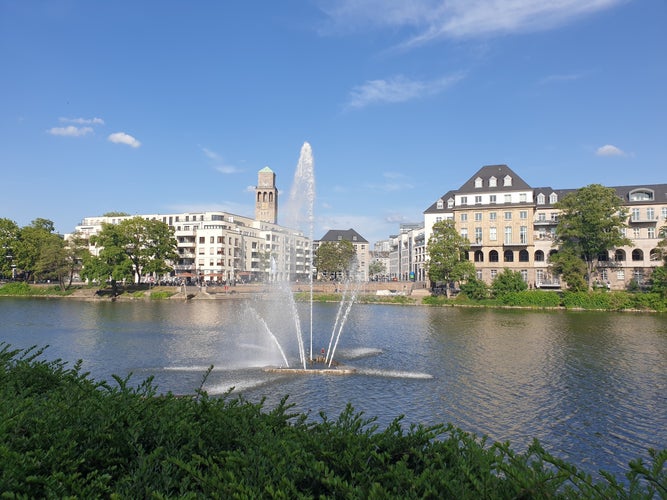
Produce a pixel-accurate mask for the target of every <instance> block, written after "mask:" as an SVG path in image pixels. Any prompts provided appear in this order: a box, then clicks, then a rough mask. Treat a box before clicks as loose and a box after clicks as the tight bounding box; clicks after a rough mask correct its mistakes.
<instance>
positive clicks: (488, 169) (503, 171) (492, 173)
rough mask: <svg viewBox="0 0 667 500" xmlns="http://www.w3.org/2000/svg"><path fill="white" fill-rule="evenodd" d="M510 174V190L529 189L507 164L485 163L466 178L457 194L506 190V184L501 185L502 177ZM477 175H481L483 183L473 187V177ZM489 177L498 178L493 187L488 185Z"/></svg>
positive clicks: (475, 177)
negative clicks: (478, 186) (479, 186)
mask: <svg viewBox="0 0 667 500" xmlns="http://www.w3.org/2000/svg"><path fill="white" fill-rule="evenodd" d="M508 175H509V176H510V177H511V178H512V186H511V187H510V188H511V189H512V190H519V189H530V186H529V185H528V184H527V183H526V181H524V180H523V179H522V178H521V177H519V176H518V175H517V174H516V172H514V170H512V169H511V168H509V167H508V166H507V165H486V166H484V167H482V168H480V169H479V170H478V171H477V172H476V173H475V175H473V176H472V177H471V178H470V179H468V180H467V181H466V182H465V184H463V185H462V186H461V187H460V188H459V189H458V190H457V193H458V194H467V193H477V192H481V191H484V192H487V193H492V192H494V191H507V190H508V186H503V179H504V178H505V177H506V176H508ZM478 177H481V179H482V181H483V185H482V187H481V188H476V187H475V179H477V178H478ZM491 177H495V178H496V179H498V183H497V184H496V186H495V187H489V179H490V178H491Z"/></svg>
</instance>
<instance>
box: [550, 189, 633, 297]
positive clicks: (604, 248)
mask: <svg viewBox="0 0 667 500" xmlns="http://www.w3.org/2000/svg"><path fill="white" fill-rule="evenodd" d="M555 207H556V208H558V209H560V211H561V212H560V214H559V216H558V226H557V227H556V244H559V245H560V248H561V250H565V251H567V252H569V254H568V256H569V255H570V254H572V255H578V256H579V257H580V258H581V259H582V260H583V261H584V263H585V264H586V274H587V281H588V288H589V289H591V288H592V285H593V272H594V271H595V269H596V268H597V266H598V261H599V257H600V255H601V254H608V252H609V250H611V249H613V248H616V247H621V246H625V245H630V244H631V241H630V240H629V239H628V238H626V237H625V236H624V235H623V233H622V231H623V229H624V228H626V227H627V225H626V222H625V221H626V217H627V210H626V209H625V207H623V205H622V200H621V199H620V198H619V197H618V195H617V194H616V191H615V190H614V189H613V188H607V187H604V186H602V185H600V184H591V185H589V186H586V187H583V188H581V189H577V190H576V191H573V192H571V193H569V194H568V195H566V196H565V197H564V198H563V199H562V200H561V201H560V202H558V203H556V204H555Z"/></svg>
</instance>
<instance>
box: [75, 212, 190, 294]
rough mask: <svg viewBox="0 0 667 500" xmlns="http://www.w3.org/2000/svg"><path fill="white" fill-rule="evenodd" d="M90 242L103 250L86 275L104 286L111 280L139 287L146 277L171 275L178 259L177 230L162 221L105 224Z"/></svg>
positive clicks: (89, 262) (136, 219) (87, 267)
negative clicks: (147, 275)
mask: <svg viewBox="0 0 667 500" xmlns="http://www.w3.org/2000/svg"><path fill="white" fill-rule="evenodd" d="M90 241H91V243H93V244H94V245H96V246H98V247H102V249H101V250H100V252H99V255H98V256H92V257H91V258H89V259H88V260H87V261H86V263H85V266H84V270H83V274H84V275H85V276H86V277H87V278H89V279H96V280H99V281H101V282H105V281H106V280H108V279H111V281H112V285H114V286H115V282H116V281H118V280H123V279H125V280H132V281H135V282H137V283H138V282H139V281H140V280H141V277H142V276H144V275H145V274H151V273H155V274H163V273H167V272H169V271H171V269H172V268H171V267H170V266H169V265H168V264H167V262H168V261H175V260H176V259H178V254H177V253H176V239H175V238H174V233H173V229H171V228H170V227H169V226H168V225H167V224H165V223H164V222H162V221H158V220H149V219H144V218H142V217H132V218H131V219H124V220H122V221H120V222H119V223H118V224H107V223H104V224H102V231H100V233H99V234H97V235H94V236H92V237H91V238H90Z"/></svg>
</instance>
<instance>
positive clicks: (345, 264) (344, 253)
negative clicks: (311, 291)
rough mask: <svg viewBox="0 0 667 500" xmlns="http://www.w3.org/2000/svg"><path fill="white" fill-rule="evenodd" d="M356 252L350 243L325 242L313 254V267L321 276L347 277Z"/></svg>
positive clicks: (343, 241)
mask: <svg viewBox="0 0 667 500" xmlns="http://www.w3.org/2000/svg"><path fill="white" fill-rule="evenodd" d="M356 255H357V252H356V251H355V249H354V245H353V244H352V242H351V241H346V240H340V241H325V242H323V243H321V244H320V246H319V247H318V248H317V251H316V252H315V267H316V268H317V272H318V273H320V274H322V275H330V276H333V277H336V276H338V275H343V276H347V275H349V272H350V268H351V267H352V266H353V264H354V260H355V257H356Z"/></svg>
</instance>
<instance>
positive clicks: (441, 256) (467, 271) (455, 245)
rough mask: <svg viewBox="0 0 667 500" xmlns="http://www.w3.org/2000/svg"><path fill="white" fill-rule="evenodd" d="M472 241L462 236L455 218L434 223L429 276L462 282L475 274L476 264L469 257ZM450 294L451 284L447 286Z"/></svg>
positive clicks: (435, 281) (446, 281)
mask: <svg viewBox="0 0 667 500" xmlns="http://www.w3.org/2000/svg"><path fill="white" fill-rule="evenodd" d="M469 250H470V242H469V241H468V239H467V238H464V237H463V236H461V235H460V234H459V233H458V231H457V230H456V227H455V225H454V221H453V220H443V221H440V222H436V223H435V224H433V234H432V235H431V237H430V238H429V240H428V245H427V251H428V256H429V260H428V278H429V280H431V282H432V283H437V282H439V281H444V282H445V283H447V284H448V283H449V282H455V283H457V282H459V283H460V282H461V281H463V280H466V279H468V278H469V277H472V276H474V275H475V265H474V264H473V263H472V262H470V261H469V260H468V259H467V256H468V251H469ZM446 294H447V296H449V286H447V287H446Z"/></svg>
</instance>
